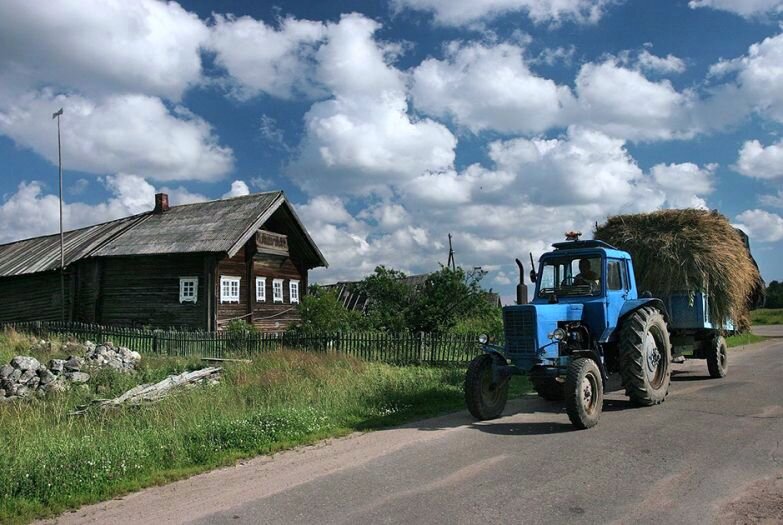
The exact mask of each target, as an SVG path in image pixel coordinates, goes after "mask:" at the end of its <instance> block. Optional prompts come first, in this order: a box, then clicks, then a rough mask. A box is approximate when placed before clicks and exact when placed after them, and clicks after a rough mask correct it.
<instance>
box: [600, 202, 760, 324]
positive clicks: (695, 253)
mask: <svg viewBox="0 0 783 525" xmlns="http://www.w3.org/2000/svg"><path fill="white" fill-rule="evenodd" d="M594 237H595V238H596V239H600V240H602V241H604V242H607V243H609V244H611V245H613V246H616V247H617V248H620V249H621V250H625V251H627V252H629V253H630V254H631V257H632V258H633V263H634V270H635V273H636V281H637V283H636V284H637V287H638V289H639V290H640V291H650V292H652V293H653V295H655V296H658V297H664V296H667V295H670V294H671V293H674V292H681V291H686V290H695V291H702V292H706V293H708V294H709V297H710V317H711V318H712V319H734V320H736V321H738V322H739V323H740V325H742V324H743V321H742V320H743V318H745V317H746V314H747V311H748V310H749V307H750V306H751V305H752V303H753V302H754V296H755V294H757V293H758V291H759V289H763V281H762V280H761V275H760V274H759V270H758V267H757V266H756V264H755V262H754V261H753V258H752V257H751V255H750V252H749V250H748V249H747V247H746V245H745V242H744V240H743V239H742V237H741V235H740V234H739V233H738V231H737V230H735V229H734V228H733V227H732V226H731V224H730V223H729V221H728V219H726V217H724V216H723V215H721V214H720V213H717V212H714V211H712V212H710V211H705V210H695V209H685V210H663V211H656V212H652V213H640V214H634V215H617V216H614V217H610V218H609V219H608V220H607V221H606V223H604V224H602V225H600V226H597V227H596V230H595V233H594Z"/></svg>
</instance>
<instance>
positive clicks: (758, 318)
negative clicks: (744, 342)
mask: <svg viewBox="0 0 783 525" xmlns="http://www.w3.org/2000/svg"><path fill="white" fill-rule="evenodd" d="M750 321H751V323H752V324H754V325H762V324H763V325H767V324H783V308H759V309H758V310H752V311H751V312H750Z"/></svg>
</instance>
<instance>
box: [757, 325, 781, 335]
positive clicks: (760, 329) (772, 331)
mask: <svg viewBox="0 0 783 525" xmlns="http://www.w3.org/2000/svg"><path fill="white" fill-rule="evenodd" d="M752 332H753V333H754V334H756V335H763V336H764V337H783V325H780V324H770V325H759V326H754V327H753V329H752Z"/></svg>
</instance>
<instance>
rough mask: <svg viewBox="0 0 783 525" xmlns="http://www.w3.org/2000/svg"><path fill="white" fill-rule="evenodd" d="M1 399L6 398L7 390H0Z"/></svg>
mask: <svg viewBox="0 0 783 525" xmlns="http://www.w3.org/2000/svg"><path fill="white" fill-rule="evenodd" d="M0 397H5V390H3V389H2V388H0Z"/></svg>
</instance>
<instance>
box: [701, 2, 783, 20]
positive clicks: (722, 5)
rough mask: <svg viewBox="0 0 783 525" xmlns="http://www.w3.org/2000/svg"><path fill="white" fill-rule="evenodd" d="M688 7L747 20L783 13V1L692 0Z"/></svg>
mask: <svg viewBox="0 0 783 525" xmlns="http://www.w3.org/2000/svg"><path fill="white" fill-rule="evenodd" d="M688 6H690V8H691V9H697V8H699V7H710V8H712V9H719V10H721V11H728V12H730V13H734V14H737V15H740V16H743V17H746V18H751V17H754V16H760V15H767V14H775V13H780V12H781V11H783V1H781V0H690V2H688Z"/></svg>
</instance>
